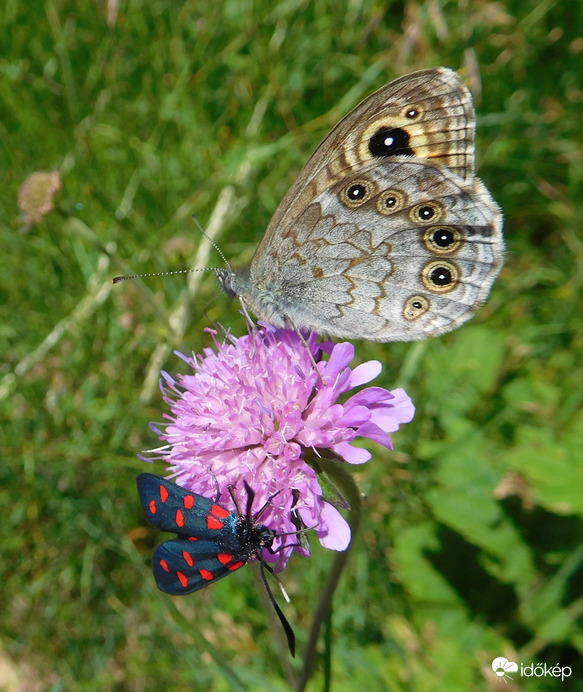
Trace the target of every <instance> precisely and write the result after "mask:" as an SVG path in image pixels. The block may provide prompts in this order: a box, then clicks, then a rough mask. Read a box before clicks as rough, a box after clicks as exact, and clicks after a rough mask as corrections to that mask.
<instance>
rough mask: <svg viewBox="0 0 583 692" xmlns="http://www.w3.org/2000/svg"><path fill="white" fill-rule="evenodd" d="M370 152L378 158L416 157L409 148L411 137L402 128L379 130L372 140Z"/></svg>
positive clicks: (369, 145) (369, 144) (369, 147)
mask: <svg viewBox="0 0 583 692" xmlns="http://www.w3.org/2000/svg"><path fill="white" fill-rule="evenodd" d="M368 150H369V152H370V154H371V155H372V156H374V157H376V158H378V157H380V158H385V157H387V156H414V155H415V152H414V151H413V149H411V147H410V146H409V135H408V134H407V132H406V131H405V130H403V129H402V128H400V127H396V128H392V129H388V128H383V129H382V130H379V131H378V132H377V133H376V134H374V135H373V136H372V137H371V138H370V140H369V143H368Z"/></svg>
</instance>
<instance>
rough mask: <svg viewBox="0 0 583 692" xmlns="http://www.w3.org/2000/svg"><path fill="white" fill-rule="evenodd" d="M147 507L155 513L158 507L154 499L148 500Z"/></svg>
mask: <svg viewBox="0 0 583 692" xmlns="http://www.w3.org/2000/svg"><path fill="white" fill-rule="evenodd" d="M149 508H150V512H151V513H152V514H156V510H157V509H158V508H157V507H156V500H150V504H149Z"/></svg>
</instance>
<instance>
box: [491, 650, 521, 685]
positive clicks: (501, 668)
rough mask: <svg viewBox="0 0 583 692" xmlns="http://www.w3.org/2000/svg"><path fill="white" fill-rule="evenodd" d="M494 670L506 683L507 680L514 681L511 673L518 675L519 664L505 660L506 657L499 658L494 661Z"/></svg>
mask: <svg viewBox="0 0 583 692" xmlns="http://www.w3.org/2000/svg"><path fill="white" fill-rule="evenodd" d="M492 670H493V671H494V672H495V673H496V675H497V676H498V677H499V678H500V679H501V680H504V682H506V678H509V679H510V680H514V678H513V677H512V676H511V675H510V673H516V671H517V670H518V663H514V661H509V660H508V659H507V658H504V656H498V658H495V659H494V660H493V661H492Z"/></svg>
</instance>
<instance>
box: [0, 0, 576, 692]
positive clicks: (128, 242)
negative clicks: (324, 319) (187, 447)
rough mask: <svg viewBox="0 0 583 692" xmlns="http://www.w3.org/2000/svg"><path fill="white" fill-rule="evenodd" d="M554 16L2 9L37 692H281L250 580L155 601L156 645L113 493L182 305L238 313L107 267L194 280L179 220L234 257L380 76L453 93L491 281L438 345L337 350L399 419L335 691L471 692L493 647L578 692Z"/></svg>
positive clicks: (144, 535)
mask: <svg viewBox="0 0 583 692" xmlns="http://www.w3.org/2000/svg"><path fill="white" fill-rule="evenodd" d="M582 8H583V5H582V4H581V3H579V2H562V3H560V2H553V1H552V0H547V1H543V2H540V1H539V0H501V1H499V2H493V1H490V0H481V1H480V2H476V3H465V2H459V3H457V2H446V1H445V0H432V1H431V2H427V3H417V2H409V1H407V2H402V1H400V2H396V1H389V2H377V1H376V0H373V1H371V2H342V1H337V2H333V1H332V0H323V1H322V2H315V1H313V0H312V1H308V0H288V1H286V2H278V3H269V2H261V1H260V0H256V1H255V2H253V3H245V2H240V0H217V1H216V2H208V3H202V2H200V1H197V0H190V1H189V0H181V1H170V0H148V1H147V2H145V1H141V2H140V1H139V0H134V1H131V2H129V1H128V2H117V1H116V0H109V2H103V3H98V2H93V1H91V2H90V1H89V0H77V2H67V1H66V0H45V1H44V2H42V3H41V2H40V1H39V0H32V2H24V1H23V0H6V2H4V3H2V7H1V8H0V29H1V31H0V113H1V114H2V116H1V120H0V139H1V144H2V146H1V147H0V170H2V172H3V184H2V192H1V194H0V227H1V235H2V249H3V252H2V253H1V254H0V295H1V298H2V299H1V300H0V350H1V352H2V356H3V358H2V365H1V366H0V367H1V369H0V407H1V408H0V411H1V413H0V426H1V427H0V447H1V452H2V465H1V466H0V480H1V482H2V488H3V491H2V493H0V512H1V516H2V529H1V531H2V533H1V536H2V558H3V559H2V562H1V566H0V570H1V579H2V590H1V591H0V612H1V613H2V618H1V628H0V647H1V649H0V660H2V661H6V665H5V666H4V668H3V670H4V669H6V670H7V669H8V668H7V666H8V663H10V666H12V672H13V673H14V675H13V677H14V679H15V680H16V681H18V679H20V680H26V681H27V682H28V683H29V685H30V689H33V690H36V689H38V690H55V691H57V690H82V691H83V692H85V691H87V692H92V691H93V690H95V691H101V690H104V689H107V690H127V691H129V692H148V691H150V690H160V689H163V690H175V689H176V690H178V689H180V690H182V689H195V690H198V689H204V690H206V691H207V692H215V691H222V690H227V689H235V688H236V686H237V684H238V683H237V682H236V680H235V679H234V678H231V679H229V678H228V677H226V675H228V673H227V672H226V669H223V671H222V672H221V664H225V665H228V666H229V667H230V669H231V670H232V671H234V673H235V674H236V676H237V678H238V679H239V681H240V684H241V685H242V686H243V687H244V688H247V689H253V690H278V691H279V690H285V689H289V685H288V683H286V682H284V675H287V679H288V681H289V680H290V679H291V678H292V677H293V673H291V672H290V670H289V664H288V661H287V655H286V653H285V650H284V649H283V650H281V651H280V650H278V649H277V647H276V648H275V650H274V648H272V647H274V644H273V642H272V639H273V640H274V641H275V640H276V639H277V636H278V635H277V634H274V635H273V638H272V636H271V634H270V632H269V627H268V624H267V623H268V620H269V618H270V617H271V615H270V613H269V612H268V611H267V609H266V608H265V604H264V602H263V601H262V600H261V598H262V596H261V595H260V591H259V590H258V589H257V588H255V584H254V580H253V570H251V569H250V570H247V569H245V570H242V571H241V572H240V573H238V574H237V575H234V576H233V577H232V578H229V579H228V580H225V581H224V582H221V584H220V586H217V587H213V588H212V589H209V590H208V591H207V592H205V594H204V596H201V595H200V594H195V595H193V596H192V597H189V598H188V599H183V600H182V601H180V602H178V603H177V604H176V605H177V607H178V608H179V610H180V613H181V614H182V616H183V618H185V620H182V623H183V626H180V622H181V621H180V616H177V617H176V619H173V617H172V608H171V607H170V606H169V605H168V602H169V599H167V598H166V597H164V596H162V595H161V594H158V593H157V592H156V591H155V589H154V587H153V584H152V576H151V573H150V570H149V556H150V554H151V550H152V547H153V545H154V544H155V541H156V540H157V538H158V536H156V534H155V532H154V531H153V530H151V529H150V528H148V527H147V526H146V523H145V521H144V518H143V517H142V514H141V510H140V507H139V502H138V499H137V493H136V490H135V482H134V478H135V476H136V474H137V473H138V472H139V470H141V469H142V468H143V463H142V462H140V461H139V460H138V459H137V458H136V453H138V452H140V451H142V450H144V449H147V448H149V447H154V446H156V442H157V440H156V437H155V435H154V434H153V433H151V431H150V430H149V429H148V422H149V421H150V420H154V421H156V420H160V417H161V411H162V410H163V406H162V404H161V400H160V395H159V393H158V392H157V390H156V387H155V380H156V377H157V373H158V372H159V370H160V368H161V367H164V368H165V369H167V370H169V371H171V372H176V371H177V370H178V369H179V368H180V365H181V364H180V361H178V360H177V359H176V358H175V357H174V356H173V355H172V350H173V349H175V348H178V349H181V350H186V351H187V352H190V351H191V350H194V351H198V350H200V349H201V348H202V347H203V346H206V345H209V343H210V339H209V337H208V335H206V334H205V333H204V331H203V330H204V328H205V327H207V326H208V325H209V321H208V318H207V317H206V316H205V310H206V312H207V314H208V315H209V317H210V318H211V319H213V320H217V321H219V322H221V323H222V324H224V325H226V326H228V327H230V328H231V329H232V330H233V331H234V333H237V334H239V333H242V331H243V330H244V322H243V320H242V319H241V318H240V316H239V315H238V312H237V306H236V305H233V304H230V303H229V302H228V300H226V299H225V298H224V297H220V298H218V299H217V300H214V298H215V296H216V294H217V288H216V286H215V284H214V282H213V280H212V277H211V276H208V277H207V276H206V275H204V277H202V275H198V278H201V277H202V278H204V280H203V281H202V282H201V283H200V285H198V286H197V288H196V294H195V295H194V296H193V295H186V291H185V285H186V280H185V279H184V277H182V276H178V277H171V278H166V279H164V280H162V279H156V278H153V279H151V280H149V281H148V282H147V284H141V283H140V282H133V283H127V284H121V285H118V286H115V287H112V286H111V284H110V279H111V277H112V276H113V275H115V274H119V273H128V272H129V271H133V272H149V271H150V272H155V271H165V270H172V269H181V268H184V267H189V266H192V265H193V264H194V262H195V260H194V257H195V253H196V249H197V247H198V245H199V241H200V234H199V232H198V230H197V229H196V227H195V225H194V224H193V223H192V221H191V218H190V217H191V214H192V213H196V215H197V217H198V218H200V219H201V222H202V223H203V225H204V226H209V220H210V219H212V218H214V219H215V221H214V223H219V224H220V226H221V235H220V239H219V241H220V245H221V248H222V249H223V251H224V253H225V255H226V256H227V257H228V258H233V259H234V260H235V263H239V262H241V263H243V262H245V261H248V260H249V259H250V257H251V254H252V251H253V248H254V246H255V244H256V242H257V241H258V239H259V238H260V236H261V233H262V230H263V229H264V228H265V226H266V224H267V222H268V220H269V217H270V214H271V213H273V211H274V210H275V208H276V206H277V204H278V202H279V200H280V199H281V197H282V196H283V194H284V193H285V191H286V189H287V188H288V186H289V185H290V184H291V182H292V181H293V179H294V176H295V175H296V174H297V173H298V171H299V169H300V168H301V166H302V164H303V163H304V162H305V161H306V159H307V157H308V155H309V153H310V151H311V150H312V149H313V147H314V146H315V145H316V144H317V143H318V141H319V140H320V139H321V138H322V137H323V136H324V134H325V133H326V132H327V131H328V130H329V129H330V128H331V127H332V126H333V125H334V123H335V122H336V121H337V120H338V119H339V118H340V117H341V116H342V115H343V114H344V113H346V112H347V111H348V109H349V108H350V107H352V106H354V105H355V104H356V103H357V102H358V100H359V99H360V98H361V97H364V96H365V95H366V94H367V93H369V92H370V91H372V90H373V89H374V88H376V87H379V86H381V85H382V84H384V83H385V82H387V81H389V80H391V79H393V78H395V77H397V76H399V75H400V74H404V73H406V72H409V71H412V70H414V69H421V68H424V67H429V66H435V65H440V64H443V65H447V66H451V67H454V68H456V69H460V70H461V72H462V74H463V75H464V76H465V77H466V78H467V79H468V83H469V85H470V86H471V87H472V89H473V91H474V94H475V96H476V102H477V109H478V167H479V173H480V176H481V177H482V178H483V179H484V180H485V181H486V183H487V185H488V187H489V188H490V189H491V190H492V193H493V195H494V197H495V198H496V199H497V201H498V202H499V203H500V204H501V206H502V208H503V209H504V212H505V218H506V237H507V242H508V257H507V263H506V266H505V268H504V270H503V273H502V275H501V277H500V279H499V280H498V282H497V283H496V285H495V287H494V290H493V293H492V296H491V298H490V300H489V301H488V304H487V305H486V306H485V307H484V308H483V309H482V310H481V311H480V312H479V314H478V316H477V317H476V318H475V320H474V321H473V322H472V323H470V324H469V325H467V326H465V327H463V328H461V329H460V330H458V331H457V332H455V333H453V334H449V335H447V336H445V337H442V338H439V339H434V340H431V341H430V342H427V343H423V344H388V345H377V344H364V343H363V344H359V345H358V354H359V358H360V359H361V360H363V361H364V360H368V359H370V358H377V359H379V360H381V361H382V362H383V363H384V364H385V367H384V371H383V375H382V380H381V381H380V382H379V384H381V385H383V386H388V387H393V386H395V385H397V384H401V385H403V386H406V387H407V390H408V392H409V393H410V394H411V396H412V397H413V400H414V401H415V403H416V405H417V415H416V418H415V420H414V422H413V423H412V424H410V425H409V426H406V427H405V428H404V429H403V430H402V431H400V432H399V433H397V434H395V435H394V436H393V441H394V443H395V451H394V452H390V453H389V452H387V451H385V450H381V449H378V448H377V449H375V450H374V457H373V460H372V461H371V462H370V463H368V464H366V465H365V466H363V467H358V468H357V469H355V474H354V475H355V479H356V481H357V483H358V484H359V487H360V488H361V490H362V491H363V492H364V493H365V495H366V500H365V503H364V511H363V516H362V520H361V521H362V525H361V532H360V535H359V537H358V539H357V541H356V542H355V546H354V549H353V552H352V555H351V557H350V560H349V563H348V567H347V568H346V571H345V573H344V575H343V578H342V580H341V583H340V586H339V588H338V592H337V594H336V598H335V603H334V613H333V620H332V639H333V648H332V689H334V690H338V691H343V690H354V689H360V688H361V687H364V686H365V685H366V686H367V688H368V689H370V690H403V691H404V690H418V691H420V692H425V691H431V690H443V689H447V690H454V691H456V690H464V691H467V690H489V689H498V687H497V686H498V685H499V681H497V680H496V679H494V676H493V675H492V671H491V667H490V665H491V662H492V660H493V659H494V658H495V657H497V656H502V655H504V656H506V657H507V658H508V659H510V660H514V661H519V662H523V663H525V664H528V663H530V662H534V663H536V662H541V661H542V662H546V663H547V664H548V665H554V664H555V663H557V662H558V663H559V664H560V665H563V666H571V667H572V668H573V671H574V672H573V675H572V677H571V678H570V680H569V681H568V687H567V683H565V689H567V688H568V689H572V690H576V689H583V682H582V680H583V668H582V666H581V660H582V654H583V632H582V629H581V610H582V607H581V604H582V602H583V600H582V599H583V569H582V561H583V544H582V542H581V536H582V535H583V532H582V530H581V529H582V521H581V520H582V514H583V451H582V450H583V446H582V445H581V431H582V430H583V415H582V410H583V406H582V402H583V341H582V331H581V326H580V325H581V314H582V313H583V291H582V285H581V284H582V278H583V263H582V262H583V245H582V243H581V238H582V237H583V233H582V228H581V225H582V223H581V219H583V202H582V200H583V141H582V139H581V103H582V102H583V89H582V86H581V85H582V84H583V33H582V27H583V16H582V15H583V9H582ZM41 170H58V171H60V173H61V175H62V187H63V189H62V191H61V193H60V196H59V198H58V202H57V207H58V208H57V210H56V211H54V212H52V213H50V214H48V215H46V216H45V217H44V219H43V220H42V221H41V222H40V223H38V224H32V225H29V226H28V227H26V226H24V224H23V222H22V221H21V220H20V219H19V210H18V205H17V198H18V190H19V188H20V186H21V184H22V183H23V182H24V180H25V179H26V178H27V176H28V175H30V174H31V173H33V172H35V171H41ZM221 205H222V206H221ZM218 209H222V216H220V218H219V214H218ZM213 214H214V216H213ZM202 262H203V264H207V263H208V264H210V265H220V264H221V260H220V258H219V257H218V256H217V255H216V253H214V254H212V255H211V258H210V259H209V260H208V262H207V261H206V260H205V258H202ZM213 300H214V302H212V304H211V301H213ZM177 306H182V307H183V308H184V312H183V313H181V318H180V320H178V324H177V322H176V321H172V320H171V319H170V315H171V313H172V311H173V310H174V309H175V308H176V307H177ZM313 548H314V556H313V558H312V559H310V560H307V559H300V558H294V559H293V560H292V563H291V565H290V567H289V569H288V570H287V571H286V572H285V573H284V575H283V581H284V583H285V585H286V588H287V589H288V591H289V592H290V594H291V596H292V605H291V606H286V607H285V611H286V614H287V615H288V617H289V618H290V620H291V621H292V623H293V625H294V629H295V630H296V634H297V637H298V640H299V644H300V651H301V647H302V645H303V644H305V642H306V638H307V632H308V630H309V626H310V622H311V617H312V614H313V611H314V609H315V607H316V604H317V600H318V594H319V590H320V588H321V586H322V584H323V583H324V581H325V579H326V575H327V573H328V570H329V569H330V565H331V564H332V560H333V558H334V556H331V555H330V553H329V552H327V551H324V550H322V549H320V548H319V547H318V546H317V545H314V546H313ZM184 623H186V624H184ZM276 626H277V623H276ZM189 628H190V629H191V630H192V634H193V636H189ZM201 637H204V638H205V640H206V641H207V642H209V643H210V644H211V645H212V647H214V649H216V650H217V651H218V652H219V654H220V658H219V660H218V661H217V660H216V659H214V658H213V655H212V650H211V649H209V648H205V646H206V644H205V643H204V640H203V639H201ZM321 650H322V649H321ZM295 665H296V663H292V664H291V667H292V668H293V667H294V666H295ZM297 665H298V666H299V663H298V664H297ZM322 665H323V664H322V661H320V660H319V661H317V667H316V672H315V681H314V683H313V684H312V687H310V688H309V689H320V687H321V686H322V685H323V672H322V670H323V668H322ZM0 675H2V673H0ZM7 679H8V678H7ZM514 682H515V683H517V684H518V686H519V688H520V689H523V690H537V691H539V690H546V689H549V690H551V689H552V690H556V689H557V688H558V686H559V685H560V684H561V683H560V682H558V681H557V680H555V679H553V678H544V679H534V680H533V679H526V678H520V679H519V680H517V678H516V677H515V680H514ZM2 685H4V681H0V686H2ZM6 685H7V686H5V687H2V689H3V690H4V689H7V690H16V689H19V688H18V687H17V682H14V684H11V683H8V682H7V683H6Z"/></svg>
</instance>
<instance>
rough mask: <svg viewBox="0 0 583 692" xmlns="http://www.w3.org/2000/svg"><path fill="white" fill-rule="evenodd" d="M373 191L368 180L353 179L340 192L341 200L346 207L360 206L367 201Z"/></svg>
mask: <svg viewBox="0 0 583 692" xmlns="http://www.w3.org/2000/svg"><path fill="white" fill-rule="evenodd" d="M373 192H374V186H373V184H372V183H371V182H370V181H368V180H355V181H353V182H352V183H350V185H347V186H346V187H345V188H344V189H343V190H342V192H341V193H340V199H341V201H342V202H343V203H344V204H346V206H347V207H352V208H354V207H360V205H361V204H364V203H365V202H367V201H368V200H369V199H370V198H371V197H372V194H373Z"/></svg>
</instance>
